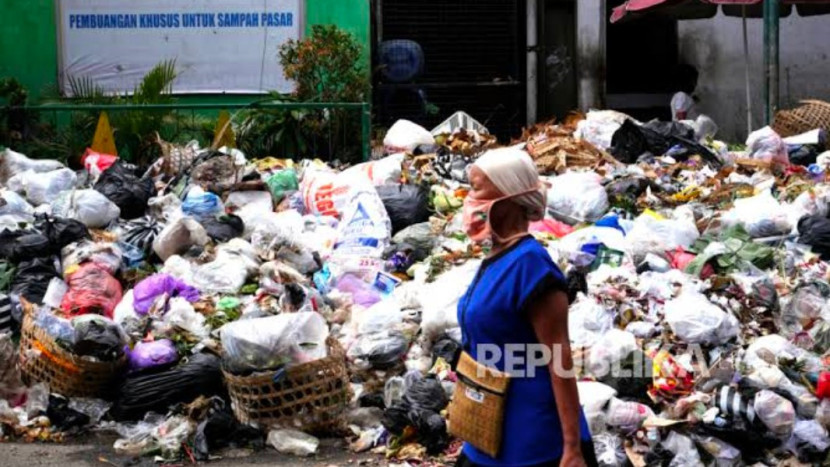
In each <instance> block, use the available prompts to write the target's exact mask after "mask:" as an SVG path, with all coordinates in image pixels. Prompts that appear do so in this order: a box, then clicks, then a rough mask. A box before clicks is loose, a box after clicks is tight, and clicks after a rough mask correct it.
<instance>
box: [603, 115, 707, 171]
mask: <svg viewBox="0 0 830 467" xmlns="http://www.w3.org/2000/svg"><path fill="white" fill-rule="evenodd" d="M670 150H671V153H670V154H671V156H672V157H674V158H675V159H676V160H679V161H685V160H686V159H688V158H689V157H692V156H694V155H699V156H700V157H702V158H703V160H705V161H707V162H709V163H711V164H713V165H714V166H716V167H720V166H721V165H722V162H721V161H720V159H718V157H717V156H716V155H715V154H714V153H712V151H710V150H709V149H707V148H706V147H705V146H703V145H701V144H699V143H697V142H695V141H694V130H692V129H691V128H689V127H687V126H685V125H683V124H681V123H677V122H660V121H652V122H649V123H647V124H645V125H643V126H640V125H637V124H636V123H634V122H633V121H631V120H626V121H625V122H623V124H622V126H620V128H619V129H618V130H617V131H616V132H615V133H614V136H613V137H611V147H610V148H609V152H611V154H612V155H613V156H614V157H615V158H617V160H619V161H620V162H623V163H626V164H633V163H635V162H637V160H638V159H639V158H640V157H641V156H643V155H644V154H645V155H648V154H650V155H652V156H662V155H664V154H666V153H668V152H669V151H670Z"/></svg>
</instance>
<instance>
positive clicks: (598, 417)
mask: <svg viewBox="0 0 830 467" xmlns="http://www.w3.org/2000/svg"><path fill="white" fill-rule="evenodd" d="M576 388H577V391H578V392H579V404H580V405H581V406H582V411H583V413H584V414H585V419H586V421H587V422H588V428H589V429H590V430H591V434H592V435H596V434H599V433H601V432H603V431H605V430H606V426H605V420H606V415H605V406H606V405H607V404H608V401H610V400H611V399H612V398H613V397H615V396H616V395H617V390H616V389H614V388H612V387H611V386H607V385H605V384H602V383H598V382H596V381H578V382H577V383H576Z"/></svg>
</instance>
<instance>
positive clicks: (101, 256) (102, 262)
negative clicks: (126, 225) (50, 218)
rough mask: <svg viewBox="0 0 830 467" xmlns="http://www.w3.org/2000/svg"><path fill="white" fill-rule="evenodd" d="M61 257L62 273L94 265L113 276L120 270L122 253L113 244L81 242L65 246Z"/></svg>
mask: <svg viewBox="0 0 830 467" xmlns="http://www.w3.org/2000/svg"><path fill="white" fill-rule="evenodd" d="M61 256H62V258H61V266H62V267H63V270H64V271H67V270H69V269H70V268H72V267H73V266H80V265H81V264H84V263H95V264H97V265H98V266H101V267H102V268H104V269H105V270H106V271H107V272H108V273H110V274H113V275H114V274H116V273H117V272H118V270H119V269H121V265H122V257H123V253H122V251H121V248H119V247H118V245H117V244H115V243H106V242H93V241H91V240H83V241H80V242H77V243H71V244H69V245H67V246H65V247H64V248H63V250H61Z"/></svg>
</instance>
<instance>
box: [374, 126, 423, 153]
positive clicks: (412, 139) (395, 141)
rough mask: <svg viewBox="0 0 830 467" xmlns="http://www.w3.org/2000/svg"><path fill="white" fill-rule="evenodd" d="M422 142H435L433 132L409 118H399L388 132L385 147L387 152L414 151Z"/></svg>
mask: <svg viewBox="0 0 830 467" xmlns="http://www.w3.org/2000/svg"><path fill="white" fill-rule="evenodd" d="M422 144H435V138H433V137H432V133H430V132H429V131H427V130H426V128H424V127H422V126H421V125H418V124H415V123H412V122H410V121H409V120H398V121H397V122H395V124H394V125H392V127H391V128H389V131H387V132H386V136H385V137H384V138H383V149H384V151H386V153H387V154H395V153H399V152H412V151H414V150H415V148H417V147H418V146H420V145H422Z"/></svg>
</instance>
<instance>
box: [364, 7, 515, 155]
mask: <svg viewBox="0 0 830 467" xmlns="http://www.w3.org/2000/svg"><path fill="white" fill-rule="evenodd" d="M524 5H525V2H520V1H516V0H454V1H446V0H374V1H373V3H372V8H373V18H374V21H373V26H374V28H373V36H374V41H375V47H374V57H373V64H374V67H373V68H374V70H376V72H375V74H374V93H373V99H374V109H375V117H376V119H377V120H376V123H377V124H379V125H381V126H389V125H391V124H392V123H393V122H394V121H395V120H397V119H398V118H406V119H409V120H412V121H414V122H417V123H419V124H421V125H423V126H425V127H426V128H428V129H430V128H432V127H433V126H435V125H437V124H439V123H441V122H442V121H443V120H444V119H446V118H447V117H449V116H450V115H451V114H452V113H454V112H455V111H457V110H463V111H465V112H467V113H469V114H470V115H472V116H473V117H474V118H475V119H477V120H478V121H480V122H482V123H484V124H485V125H486V126H487V127H488V128H489V130H490V132H491V133H494V134H496V135H498V136H499V138H500V139H503V140H507V139H509V138H510V137H515V136H518V134H519V133H520V131H521V128H522V127H523V126H524V123H525V114H526V85H525V75H526V38H525V27H524V26H525V24H526V20H525V6H524Z"/></svg>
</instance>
